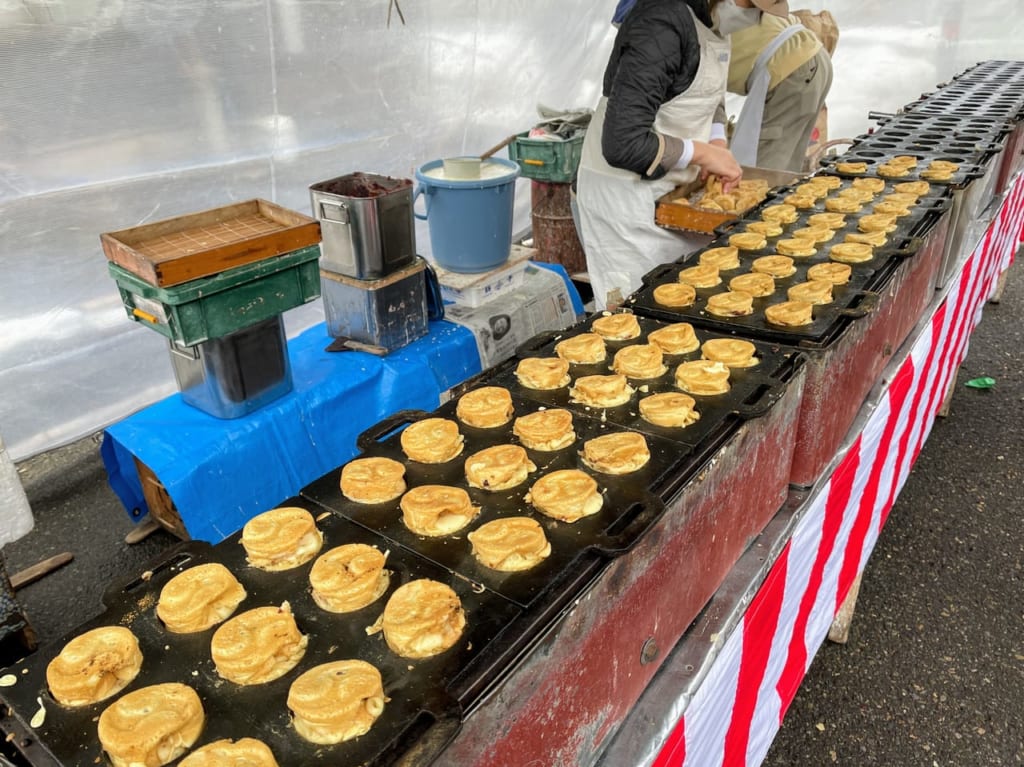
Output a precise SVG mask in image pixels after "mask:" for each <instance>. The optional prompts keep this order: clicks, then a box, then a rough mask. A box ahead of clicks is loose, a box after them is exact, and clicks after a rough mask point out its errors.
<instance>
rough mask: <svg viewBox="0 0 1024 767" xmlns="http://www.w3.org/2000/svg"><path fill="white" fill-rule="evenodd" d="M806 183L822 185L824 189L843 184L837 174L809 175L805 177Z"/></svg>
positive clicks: (835, 187) (836, 187)
mask: <svg viewBox="0 0 1024 767" xmlns="http://www.w3.org/2000/svg"><path fill="white" fill-rule="evenodd" d="M807 183H808V184H814V185H815V186H823V187H825V188H826V189H838V188H839V187H841V186H842V185H843V180H842V179H841V178H839V176H829V175H821V176H811V177H810V178H809V179H807Z"/></svg>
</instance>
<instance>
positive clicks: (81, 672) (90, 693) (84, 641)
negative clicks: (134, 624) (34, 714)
mask: <svg viewBox="0 0 1024 767" xmlns="http://www.w3.org/2000/svg"><path fill="white" fill-rule="evenodd" d="M141 668H142V651H141V650H140V649H139V640H138V639H137V638H136V636H135V634H133V633H132V632H131V631H129V630H128V629H126V628H125V627H124V626H100V627H99V628H94V629H92V630H90V631H86V632H85V633H84V634H79V635H78V636H76V637H74V638H73V639H71V640H70V641H69V642H68V643H67V644H66V645H64V647H63V648H61V651H60V653H58V655H57V657H55V658H54V659H53V660H51V661H50V663H49V664H48V665H47V666H46V684H47V686H48V687H49V689H50V694H51V695H53V697H54V699H55V700H56V701H57V702H58V703H60V704H61V705H62V706H71V707H77V706H88V705H90V704H91V703H97V702H99V701H101V700H106V699H107V698H109V697H110V696H111V695H116V694H117V693H119V692H121V690H123V689H124V688H125V687H127V686H128V685H129V684H131V682H132V680H134V679H135V677H136V676H138V674H139V670H140V669H141Z"/></svg>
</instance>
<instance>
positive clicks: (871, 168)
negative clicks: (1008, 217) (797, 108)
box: [821, 144, 998, 189]
mask: <svg viewBox="0 0 1024 767" xmlns="http://www.w3.org/2000/svg"><path fill="white" fill-rule="evenodd" d="M994 151H998V149H996V148H993V147H990V148H989V156H990V155H991V153H992V152H994ZM968 154H970V153H957V152H955V151H952V150H946V151H943V150H942V149H941V148H936V149H935V151H931V152H920V151H919V152H910V151H907V152H904V151H899V150H894V149H889V148H884V149H882V148H879V149H873V148H871V147H869V146H867V145H863V144H861V145H856V146H853V147H851V148H850V149H848V150H847V151H846V152H844V153H843V154H841V155H832V156H829V157H825V158H823V159H822V160H821V165H822V167H823V168H826V169H827V170H828V172H829V173H830V174H833V175H836V176H843V177H845V178H860V177H870V178H884V179H885V180H886V181H894V182H897V183H898V182H900V181H927V182H928V183H929V184H933V185H936V186H947V187H949V188H950V189H958V188H962V187H965V186H967V185H968V184H969V183H971V182H972V181H974V179H976V178H981V177H982V176H984V175H985V173H986V171H987V168H986V167H985V165H983V164H982V160H981V158H978V157H977V156H975V157H969V156H968ZM897 155H912V156H914V157H916V158H917V159H918V163H917V166H915V167H913V168H908V169H907V175H906V176H900V177H898V178H891V177H888V176H880V175H879V173H878V166H879V165H882V164H883V163H885V162H887V161H888V160H890V159H892V158H893V157H896V156H897ZM932 160H948V161H949V162H954V163H957V164H958V165H959V166H960V167H958V168H957V169H956V171H955V172H954V173H953V175H952V176H950V178H949V179H948V180H945V181H936V180H934V179H927V178H921V175H920V173H921V171H923V170H925V169H926V168H927V167H928V163H929V162H931V161H932ZM841 162H863V163H865V164H866V165H867V168H866V170H865V171H864V172H863V173H849V172H846V171H842V170H840V169H838V168H837V167H836V164H837V163H841Z"/></svg>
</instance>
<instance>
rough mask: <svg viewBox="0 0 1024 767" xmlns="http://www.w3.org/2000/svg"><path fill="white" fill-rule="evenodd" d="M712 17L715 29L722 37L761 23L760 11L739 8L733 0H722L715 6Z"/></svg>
mask: <svg viewBox="0 0 1024 767" xmlns="http://www.w3.org/2000/svg"><path fill="white" fill-rule="evenodd" d="M713 16H714V19H715V29H716V30H717V31H718V34H720V35H723V36H724V35H731V34H732V33H733V32H738V31H739V30H741V29H746V28H747V27H752V26H754V25H755V24H757V23H758V22H760V21H761V11H759V10H758V9H757V8H740V7H739V6H737V5H736V4H735V3H734V2H733V0H722V2H720V3H719V4H718V5H716V6H715V10H714V13H713Z"/></svg>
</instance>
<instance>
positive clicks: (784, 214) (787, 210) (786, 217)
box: [761, 204, 797, 224]
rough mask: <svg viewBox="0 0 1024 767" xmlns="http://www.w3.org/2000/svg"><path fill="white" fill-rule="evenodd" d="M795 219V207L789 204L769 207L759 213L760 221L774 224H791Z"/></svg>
mask: <svg viewBox="0 0 1024 767" xmlns="http://www.w3.org/2000/svg"><path fill="white" fill-rule="evenodd" d="M796 219H797V212H796V207H794V206H793V205H789V204H779V205H769V206H767V207H766V208H765V209H764V210H762V211H761V220H762V221H772V222H774V223H776V224H792V223H793V222H794V221H796Z"/></svg>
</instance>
